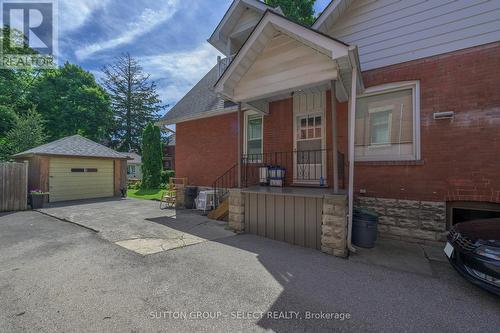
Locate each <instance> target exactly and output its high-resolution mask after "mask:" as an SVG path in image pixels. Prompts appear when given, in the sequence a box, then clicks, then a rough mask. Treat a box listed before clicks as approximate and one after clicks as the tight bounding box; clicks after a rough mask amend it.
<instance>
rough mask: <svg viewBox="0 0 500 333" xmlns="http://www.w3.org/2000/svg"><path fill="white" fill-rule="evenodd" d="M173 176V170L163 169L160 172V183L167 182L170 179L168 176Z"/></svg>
mask: <svg viewBox="0 0 500 333" xmlns="http://www.w3.org/2000/svg"><path fill="white" fill-rule="evenodd" d="M174 177H175V171H174V170H163V171H162V172H161V183H162V184H168V182H169V181H170V178H174Z"/></svg>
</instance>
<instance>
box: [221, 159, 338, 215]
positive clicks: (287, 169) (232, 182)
mask: <svg viewBox="0 0 500 333" xmlns="http://www.w3.org/2000/svg"><path fill="white" fill-rule="evenodd" d="M332 156H333V152H332V151H331V150H327V149H318V150H303V151H298V150H294V151H287V152H266V153H261V154H246V155H242V156H241V186H242V187H248V186H255V185H259V184H262V179H261V176H262V173H261V168H263V167H267V168H279V169H281V170H284V173H285V174H284V178H283V186H291V185H295V186H297V185H301V186H313V187H317V186H318V187H321V186H325V187H326V186H330V187H331V186H333V182H332V181H331V177H333V172H332V171H331V170H332V166H333V158H332ZM337 159H338V166H339V174H338V179H339V186H340V188H341V189H344V188H345V168H346V164H345V156H344V154H342V153H340V152H338V154H337ZM237 187H238V164H235V165H233V166H232V167H231V168H230V169H229V170H227V171H226V172H225V173H224V174H223V175H222V176H220V177H218V178H217V179H216V180H215V181H214V182H213V184H212V190H213V193H214V207H213V208H214V209H215V208H217V207H218V206H219V204H220V203H221V202H222V201H224V199H225V198H226V197H227V195H228V193H229V189H231V188H237Z"/></svg>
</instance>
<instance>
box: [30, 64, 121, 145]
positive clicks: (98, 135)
mask: <svg viewBox="0 0 500 333" xmlns="http://www.w3.org/2000/svg"><path fill="white" fill-rule="evenodd" d="M30 100H31V103H32V104H33V105H36V108H37V110H38V112H40V114H42V116H43V118H44V119H45V121H46V124H45V126H46V129H47V134H48V136H49V139H50V140H56V139H59V138H62V137H65V136H69V135H73V134H77V133H78V134H81V135H83V136H85V137H87V138H89V139H91V140H94V141H98V142H103V143H104V142H106V141H108V142H109V140H110V138H111V129H112V127H113V112H112V110H111V107H110V100H109V96H108V95H107V94H106V91H105V90H104V89H103V88H102V87H101V86H100V85H98V84H97V82H96V81H95V78H94V76H93V75H92V74H91V73H89V72H87V71H85V70H84V69H83V68H81V67H80V66H77V65H72V64H69V63H65V64H64V66H62V67H60V68H57V69H53V70H47V71H45V72H44V73H43V74H42V75H41V76H40V77H39V78H38V79H37V80H36V81H35V82H34V84H33V86H32V89H31V94H30Z"/></svg>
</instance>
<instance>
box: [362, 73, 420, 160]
mask: <svg viewBox="0 0 500 333" xmlns="http://www.w3.org/2000/svg"><path fill="white" fill-rule="evenodd" d="M408 89H411V90H412V102H413V105H412V107H413V112H412V116H413V146H414V148H413V156H411V157H408V156H400V155H386V156H357V157H356V156H355V161H359V162H370V161H372V162H379V161H418V160H420V159H421V150H420V148H421V145H420V143H421V142H420V81H404V82H393V83H388V84H382V85H378V86H374V87H370V88H367V89H365V91H364V93H363V94H360V95H358V96H357V98H363V97H368V96H374V95H383V94H387V93H392V92H397V91H401V90H408ZM380 146H381V145H373V146H372V147H373V148H376V147H380Z"/></svg>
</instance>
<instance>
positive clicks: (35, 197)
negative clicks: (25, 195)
mask: <svg viewBox="0 0 500 333" xmlns="http://www.w3.org/2000/svg"><path fill="white" fill-rule="evenodd" d="M30 196H31V209H40V208H43V206H44V204H45V203H46V202H47V200H46V197H47V194H31V195H30Z"/></svg>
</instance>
